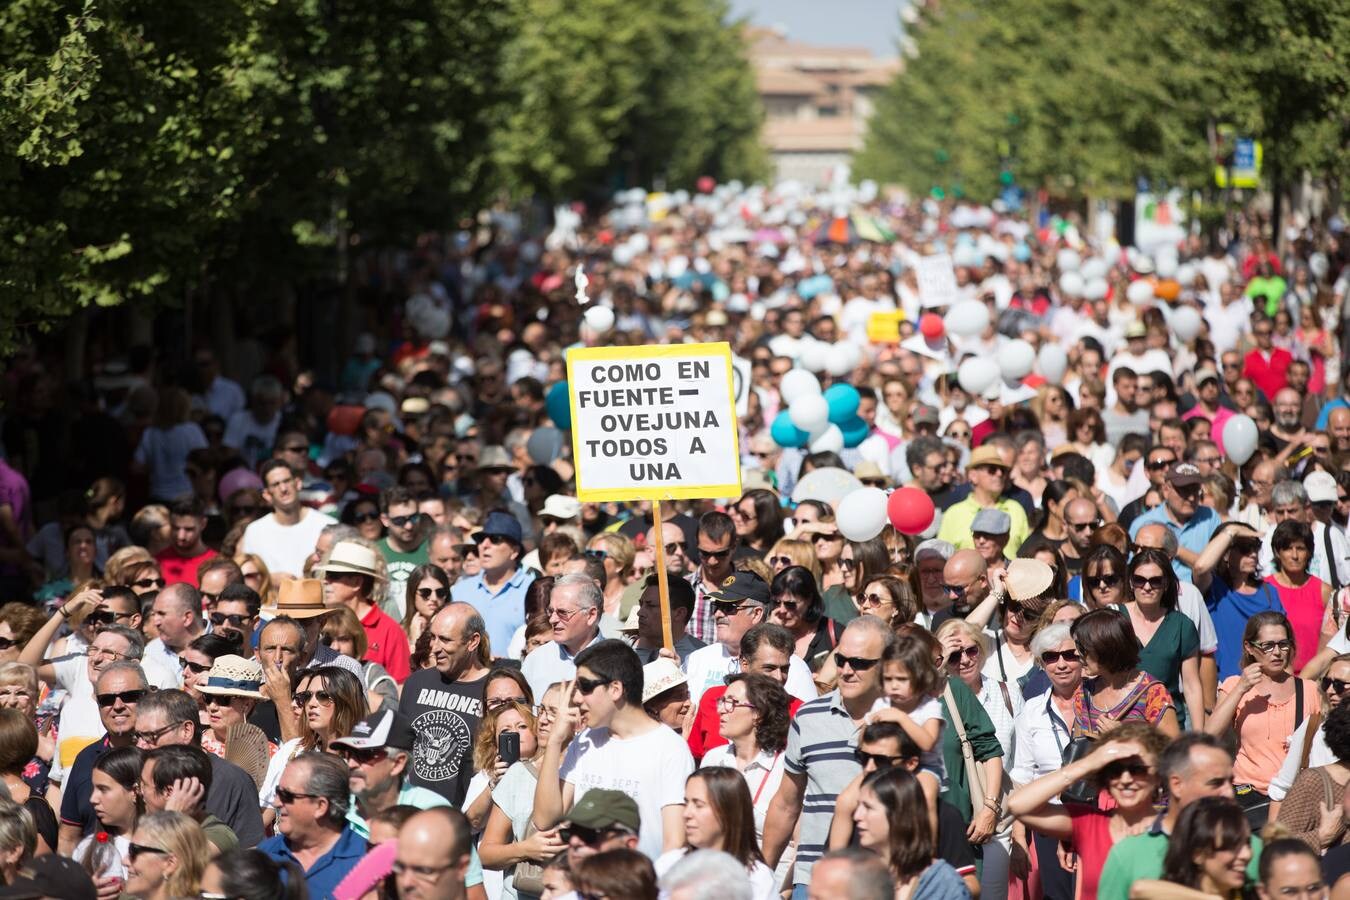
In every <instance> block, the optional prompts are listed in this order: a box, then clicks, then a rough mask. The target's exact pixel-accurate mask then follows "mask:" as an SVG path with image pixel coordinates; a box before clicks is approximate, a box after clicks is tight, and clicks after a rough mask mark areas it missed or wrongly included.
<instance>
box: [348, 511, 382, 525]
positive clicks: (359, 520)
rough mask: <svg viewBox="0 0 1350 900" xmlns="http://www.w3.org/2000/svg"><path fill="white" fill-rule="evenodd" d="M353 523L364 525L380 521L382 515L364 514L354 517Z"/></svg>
mask: <svg viewBox="0 0 1350 900" xmlns="http://www.w3.org/2000/svg"><path fill="white" fill-rule="evenodd" d="M352 521H353V522H354V523H356V524H357V525H364V524H365V523H367V522H378V521H380V514H379V513H377V512H363V513H357V514H356V515H354V516H352Z"/></svg>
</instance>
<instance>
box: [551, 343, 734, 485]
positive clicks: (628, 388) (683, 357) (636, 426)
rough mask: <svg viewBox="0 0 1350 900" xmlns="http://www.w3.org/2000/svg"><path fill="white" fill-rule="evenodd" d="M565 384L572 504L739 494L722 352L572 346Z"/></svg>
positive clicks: (714, 347) (728, 374) (723, 347)
mask: <svg viewBox="0 0 1350 900" xmlns="http://www.w3.org/2000/svg"><path fill="white" fill-rule="evenodd" d="M567 384H568V389H569V391H570V393H571V403H572V448H573V462H574V464H575V465H576V482H577V497H578V499H581V500H587V501H590V500H600V501H604V500H641V499H647V500H675V499H696V498H703V497H738V496H740V492H741V475H740V448H739V441H738V437H737V431H736V411H735V395H734V384H735V375H734V373H733V370H732V362H731V347H730V345H728V344H726V343H715V344H674V345H670V346H644V347H590V348H578V349H574V350H571V351H569V352H568V354H567Z"/></svg>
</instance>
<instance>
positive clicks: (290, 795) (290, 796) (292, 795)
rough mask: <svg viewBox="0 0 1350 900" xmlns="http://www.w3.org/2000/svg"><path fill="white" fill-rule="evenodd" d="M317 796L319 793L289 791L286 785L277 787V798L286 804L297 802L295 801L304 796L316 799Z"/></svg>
mask: <svg viewBox="0 0 1350 900" xmlns="http://www.w3.org/2000/svg"><path fill="white" fill-rule="evenodd" d="M316 796H317V795H315V794H298V793H296V792H295V791H289V790H287V789H286V788H284V787H279V788H277V799H278V800H280V801H281V802H282V803H284V804H285V805H286V806H290V805H292V804H293V803H295V801H297V800H299V799H301V798H302V797H303V798H305V799H309V800H314V799H316Z"/></svg>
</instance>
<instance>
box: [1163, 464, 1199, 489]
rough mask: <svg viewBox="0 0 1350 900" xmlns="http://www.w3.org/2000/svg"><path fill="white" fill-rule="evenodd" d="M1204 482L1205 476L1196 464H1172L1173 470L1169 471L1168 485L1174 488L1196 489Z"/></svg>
mask: <svg viewBox="0 0 1350 900" xmlns="http://www.w3.org/2000/svg"><path fill="white" fill-rule="evenodd" d="M1204 480H1205V476H1203V475H1201V474H1200V469H1199V468H1197V467H1196V465H1195V463H1188V462H1177V463H1172V468H1170V469H1168V470H1167V483H1168V484H1170V485H1171V486H1172V487H1179V488H1183V487H1195V486H1196V485H1197V484H1199V483H1200V482H1202V481H1204Z"/></svg>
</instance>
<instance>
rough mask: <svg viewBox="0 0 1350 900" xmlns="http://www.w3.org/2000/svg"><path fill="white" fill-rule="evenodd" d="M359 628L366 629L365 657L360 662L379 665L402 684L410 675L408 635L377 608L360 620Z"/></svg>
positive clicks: (371, 609)
mask: <svg viewBox="0 0 1350 900" xmlns="http://www.w3.org/2000/svg"><path fill="white" fill-rule="evenodd" d="M361 626H362V627H363V628H365V629H366V655H365V656H363V657H361V658H362V660H363V661H365V662H373V663H379V664H380V665H382V666H384V668H385V671H387V672H388V673H389V674H390V676H392V677H393V679H394V680H395V681H397V682H398V683H399V684H402V683H403V682H404V681H405V680H407V678H408V676H409V675H411V674H412V653H411V652H409V649H408V635H407V634H406V633H404V631H403V629H402V628H401V627H400V626H399V624H398V623H397V622H395V621H394V620H393V619H391V618H389V616H387V615H386V614H385V613H384V611H383V610H381V609H380V608H379V607H378V606H372V607H371V608H370V612H368V613H366V615H365V617H364V618H363V619H361Z"/></svg>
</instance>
